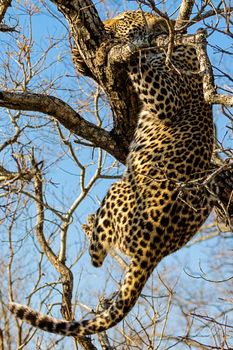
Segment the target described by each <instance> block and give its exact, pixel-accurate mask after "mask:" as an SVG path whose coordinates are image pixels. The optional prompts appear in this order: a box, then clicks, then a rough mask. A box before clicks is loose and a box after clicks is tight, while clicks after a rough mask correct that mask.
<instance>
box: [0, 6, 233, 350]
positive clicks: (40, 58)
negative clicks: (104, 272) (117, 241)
mask: <svg viewBox="0 0 233 350" xmlns="http://www.w3.org/2000/svg"><path fill="white" fill-rule="evenodd" d="M53 3H54V5H55V6H54V5H52V4H51V3H50V2H42V3H38V2H36V1H34V2H31V3H29V2H27V1H26V2H25V3H24V4H23V5H21V4H18V5H17V4H15V5H14V6H15V7H14V9H15V11H16V13H15V14H14V18H15V19H16V24H17V25H15V23H14V25H13V26H10V25H6V24H2V27H1V28H0V29H2V31H3V30H4V31H6V32H7V34H4V33H2V37H3V38H4V39H3V46H4V47H5V49H6V51H5V54H4V56H3V55H2V58H1V63H2V64H1V66H2V68H1V91H0V106H1V107H4V108H5V109H4V112H3V113H2V118H1V119H2V122H1V127H2V132H1V134H2V141H1V146H0V151H1V164H0V166H1V168H0V172H1V173H0V176H1V177H0V181H1V183H0V185H1V190H2V192H1V197H2V198H3V202H2V204H1V210H2V218H1V221H2V227H3V232H4V234H3V237H2V244H3V256H2V273H1V274H2V277H1V279H2V285H3V292H2V297H1V305H2V319H3V320H4V323H3V324H4V329H3V335H1V334H2V333H0V340H1V339H3V341H2V343H3V344H5V347H8V348H9V349H10V348H11V347H12V348H14V347H15V344H16V342H17V346H18V348H21V349H22V348H26V346H27V344H34V345H36V346H37V348H41V347H45V346H46V348H47V349H52V348H58V347H59V345H58V344H59V343H61V344H62V342H63V344H65V345H64V346H67V344H68V342H69V340H67V339H64V340H57V337H56V338H55V337H54V336H48V335H40V336H37V333H36V335H34V330H32V329H30V328H27V327H26V326H25V325H21V323H20V322H19V321H16V327H17V328H16V329H17V341H16V340H14V338H15V334H16V333H12V331H11V329H10V327H9V322H10V321H9V314H8V313H7V312H6V309H5V303H6V293H7V290H8V294H9V296H10V298H11V299H13V300H16V299H17V300H18V301H22V295H21V294H22V293H25V296H27V302H28V304H34V303H35V301H36V302H37V303H38V301H39V302H40V303H41V304H40V305H41V307H42V306H44V305H46V306H47V307H48V310H47V311H46V312H49V311H50V310H52V312H54V311H53V310H54V309H55V307H56V306H57V305H58V308H60V307H61V313H62V315H63V317H64V318H66V319H71V318H72V314H73V312H74V308H73V306H76V305H77V306H80V307H81V306H82V305H81V304H80V302H79V296H74V295H73V294H74V291H75V290H77V289H79V293H80V291H82V290H84V291H88V289H89V288H87V289H86V290H85V283H87V278H85V277H86V276H85V277H83V279H82V280H81V281H80V287H79V288H77V287H78V283H79V282H78V281H79V276H80V267H79V266H82V258H83V257H82V256H83V255H84V252H85V245H84V243H83V241H84V236H83V235H82V233H81V230H80V225H79V221H81V222H84V220H85V217H86V216H87V214H88V213H89V212H91V213H92V212H93V211H94V210H93V207H96V206H98V204H97V203H96V202H97V200H96V198H95V197H96V194H97V193H98V192H97V191H98V187H97V186H96V183H97V182H98V183H99V180H100V179H101V180H102V181H103V179H107V180H106V184H104V185H103V186H108V185H109V179H110V180H114V179H115V178H119V177H120V175H121V173H122V171H123V167H122V166H121V165H119V163H118V162H121V163H123V164H124V163H125V160H126V156H127V152H128V147H129V143H130V141H131V140H132V136H133V133H134V129H135V127H136V122H137V113H138V111H139V105H138V99H137V96H136V94H135V93H132V89H131V87H129V86H128V84H127V83H126V80H125V75H124V74H122V73H124V61H126V60H127V59H128V57H129V56H130V55H131V54H132V53H133V50H135V49H137V50H138V49H140V48H142V46H147V45H148V43H144V42H143V43H132V46H130V45H128V46H127V45H125V46H123V47H122V46H120V47H119V46H116V45H115V46H113V47H111V46H110V47H109V46H108V45H106V44H105V43H106V42H107V43H108V41H109V38H108V34H107V33H105V30H104V26H103V23H102V22H101V20H100V18H99V15H98V12H97V10H96V7H95V6H94V5H93V3H92V2H91V1H88V0H85V1H83V0H82V1H78V0H76V1H75V0H72V1H53ZM109 3H110V2H108V1H106V2H104V3H103V4H102V5H99V6H102V9H103V8H104V7H105V6H106V8H107V6H108V5H109ZM10 5H11V2H9V1H1V3H0V13H1V14H2V15H0V20H2V19H3V17H4V15H5V14H6V13H7V12H6V10H7V9H8V7H9V6H10ZM163 5H164V7H165V8H166V6H168V5H169V4H166V2H164V3H163ZM141 6H143V9H145V10H147V11H148V10H150V9H152V10H153V11H154V13H157V14H159V15H161V16H163V17H164V18H165V19H166V20H167V21H168V16H167V14H166V11H161V7H157V6H156V4H155V3H154V2H153V1H135V3H134V9H136V8H138V7H139V8H141ZM56 8H57V9H58V10H59V11H60V12H61V13H62V15H61V14H60V13H59V12H57V10H56ZM100 9H101V7H100ZM110 10H111V11H115V10H116V8H114V7H110ZM8 11H9V14H10V17H9V19H10V18H12V14H11V12H10V9H8ZM44 11H46V13H47V16H50V21H52V22H53V23H56V25H58V24H59V23H60V28H62V27H64V28H65V30H63V32H62V33H64V34H62V36H61V35H60V33H56V32H55V34H51V35H50V36H49V38H48V37H47V39H46V45H44V46H43V44H42V47H39V46H38V43H37V42H36V39H37V37H36V36H35V34H34V32H33V30H34V29H33V28H34V26H36V25H38V24H36V19H37V18H38V17H37V16H39V15H40V16H41V15H42V12H44ZM17 12H18V16H19V18H18V19H17ZM170 12H171V10H170V11H169V13H170ZM231 12H232V8H231V7H230V5H229V6H227V5H226V4H225V2H222V1H221V2H219V3H216V4H212V3H208V2H203V4H202V5H201V6H200V7H198V3H197V2H196V3H194V2H193V1H182V2H181V4H180V8H179V13H178V16H174V17H177V21H176V25H175V29H173V27H172V26H169V28H170V36H169V40H168V43H166V39H165V38H164V37H163V38H158V39H155V40H162V41H161V42H162V43H163V45H166V46H168V58H169V50H172V46H171V43H172V44H175V43H176V41H174V40H177V41H178V40H183V41H184V40H188V41H189V42H190V41H191V40H193V41H194V44H195V45H198V47H199V58H200V63H201V64H202V69H203V70H204V71H205V73H206V74H205V78H204V91H205V93H206V98H207V99H208V100H209V102H210V103H218V104H219V103H220V105H221V109H220V110H217V109H216V110H215V113H216V114H219V115H220V118H223V116H224V115H225V116H226V117H227V118H228V119H229V120H230V121H231V122H232V114H231V113H232V112H231V110H230V108H229V107H231V106H232V104H233V102H232V99H233V98H232V97H231V96H230V93H231V83H232V78H231V76H230V74H231V71H230V70H229V69H228V67H227V66H226V67H224V64H226V63H225V62H227V60H228V59H229V58H228V57H231V55H232V51H231V48H227V43H228V41H227V40H228V38H231V37H232V31H231V25H232V22H231V19H230V13H231ZM22 15H24V16H25V15H26V18H27V23H28V25H29V29H26V28H21V27H20V25H21V23H22V21H21V20H20V16H22ZM64 17H65V18H66V19H67V22H65V20H64ZM213 18H215V19H217V21H216V23H215V24H213V23H212V20H213ZM17 21H19V23H17ZM67 23H68V28H67ZM168 23H170V22H169V21H168ZM196 23H198V26H199V24H200V23H202V25H204V26H205V27H206V28H207V29H208V30H209V31H210V33H212V36H214V35H216V36H217V37H218V38H219V37H222V38H224V42H223V46H222V47H220V46H219V45H218V46H216V45H213V46H212V49H213V50H216V52H217V53H218V54H219V55H221V57H222V61H221V68H219V67H216V68H215V74H216V76H217V78H218V80H217V81H219V85H220V84H221V87H219V91H220V92H221V90H220V88H221V89H222V90H223V92H226V94H224V95H222V94H216V92H215V88H214V86H213V82H212V80H213V76H212V66H211V65H210V64H209V60H208V56H207V55H206V43H205V40H204V39H205V33H203V32H201V33H200V32H199V33H197V35H194V36H192V37H187V36H185V35H183V33H184V32H185V30H186V29H189V28H190V27H191V29H192V25H194V24H196ZM222 28H224V29H222ZM191 29H190V30H191ZM177 33H178V34H179V35H180V36H179V35H178V36H175V34H177ZM6 35H7V36H6ZM221 35H222V36H221ZM174 36H175V38H174ZM9 38H10V39H9ZM210 39H211V37H210V38H209V40H210ZM203 40H204V41H203ZM71 46H72V53H73V60H74V64H75V67H76V70H77V72H80V71H82V72H84V73H85V74H86V75H88V76H90V77H91V78H92V79H91V80H90V79H87V78H83V77H80V76H79V75H77V76H76V75H75V76H73V75H74V72H73V70H72V68H71V67H70V63H71V62H70V47H71ZM80 55H81V57H82V59H83V58H84V59H85V64H83V62H82V61H80ZM54 57H56V58H55V59H54ZM106 62H108V63H110V64H108V65H107V64H106ZM64 63H67V65H68V66H69V68H68V69H67V68H65V67H64ZM94 81H95V82H94ZM96 83H97V84H96ZM64 86H67V88H66V89H64ZM32 91H33V92H32ZM83 95H85V98H83ZM108 103H109V105H110V107H111V114H110V110H109V107H108ZM106 115H107V117H106ZM111 118H112V119H113V127H109V126H110V125H111V124H112V119H111ZM109 124H110V125H109ZM228 128H229V130H232V128H231V126H229V125H228ZM109 130H110V131H109ZM226 130H227V129H226ZM41 140H43V144H41ZM220 140H223V137H222V136H220ZM226 145H227V146H226ZM226 145H225V144H224V143H223V144H221V143H218V145H217V147H218V148H217V150H216V158H217V160H218V165H217V166H216V168H215V169H214V170H213V174H212V175H211V176H210V178H209V179H207V183H206V184H209V182H211V183H212V181H214V183H215V184H217V185H218V186H220V189H221V191H220V192H219V191H218V196H217V197H216V200H217V202H216V204H218V203H219V202H221V205H220V208H219V209H221V213H222V216H224V218H225V221H226V223H227V224H228V225H229V224H230V221H231V215H232V212H233V210H232V205H233V203H232V200H231V198H232V195H231V191H232V188H233V187H232V177H231V173H230V169H231V168H232V164H231V163H230V159H231V158H232V149H230V147H229V141H228V143H226ZM97 148H99V149H97ZM104 151H106V152H107V153H108V154H110V155H111V156H112V157H108V156H107V155H106V153H105V152H104ZM83 153H85V156H84V155H83ZM226 158H227V159H228V160H226ZM116 160H117V161H118V162H117V161H116ZM64 167H65V169H64ZM62 168H63V169H64V170H62ZM222 171H223V172H222ZM65 172H68V173H69V174H67V176H66V179H67V181H69V183H68V185H69V186H67V184H66V183H65V181H64V179H63V178H62V176H61V174H62V173H63V174H64V173H65ZM57 174H58V175H57ZM63 177H64V175H63ZM77 177H78V180H79V185H80V187H79V190H78V191H79V194H78V196H77V195H76V194H75V191H77V185H76V184H73V183H72V182H74V179H75V180H76V182H77ZM61 186H62V189H61V190H60V187H61ZM98 186H99V184H98ZM71 188H72V189H71ZM103 191H104V190H103ZM100 196H101V194H100ZM94 198H95V199H94ZM93 199H94V200H93ZM85 202H86V203H89V206H90V207H92V209H91V208H90V209H89V208H88V207H87V205H88V204H85ZM222 204H223V206H222ZM77 208H78V210H77ZM87 211H88V213H87ZM81 216H82V218H81ZM19 223H20V225H19ZM22 223H23V224H22ZM215 224H216V221H215V219H214V218H212V219H211V220H210V222H208V224H207V226H206V227H205V229H204V231H203V235H202V234H200V236H198V238H197V241H198V240H199V241H200V240H205V241H206V240H207V239H210V238H211V239H212V240H213V239H215V240H213V242H217V240H218V242H221V243H219V244H221V246H222V247H223V248H222V250H223V252H222V254H221V259H222V261H224V262H225V261H228V260H227V259H229V256H228V254H229V251H228V250H227V249H226V247H227V244H225V242H226V241H227V242H228V240H227V238H230V235H229V234H228V233H222V232H221V231H219V230H218V229H217V228H216V226H215ZM75 229H76V230H77V231H80V232H79V233H80V235H79V237H73V236H75ZM34 232H35V236H36V239H35V237H34ZM207 233H208V234H207ZM213 237H215V238H213ZM194 243H195V241H194ZM71 244H72V245H73V246H74V245H76V250H75V251H74V250H73V249H72V247H71ZM196 244H197V242H196ZM27 246H28V247H30V254H29V253H28V255H26V254H25V253H26V252H27ZM219 246H220V245H219ZM225 250H226V252H225ZM77 252H78V254H77ZM219 253H220V250H216V254H219ZM32 257H33V259H32ZM223 259H224V260H223ZM116 262H119V263H120V265H119V266H120V267H121V268H123V269H124V266H125V264H126V263H127V262H125V261H124V260H123V259H122V257H121V256H118V255H117V254H114V256H113V261H112V262H109V263H108V265H107V267H108V269H109V270H110V269H113V267H114V269H115V270H117V269H116V267H115V266H116ZM49 264H51V266H50V265H49ZM207 266H208V270H210V269H211V261H210V262H209V264H208V265H207ZM54 268H55V269H54ZM206 268H207V267H206V266H205V269H203V267H202V266H200V276H193V273H190V272H187V275H190V277H189V278H190V279H191V278H197V277H198V278H201V280H202V281H203V283H204V282H206V283H207V282H208V284H210V288H208V293H210V291H211V285H212V283H214V281H216V279H217V276H218V274H220V275H221V274H224V276H226V275H227V276H229V275H228V274H227V273H228V271H227V269H226V268H225V267H223V268H222V269H221V260H220V261H219V266H216V265H215V266H213V267H212V269H211V273H213V275H211V274H210V272H209V274H208V275H206V272H205V271H206ZM46 269H48V271H49V276H48V278H46V277H47V276H46V277H45V276H44V274H45V271H46ZM55 271H56V272H55ZM75 271H76V274H75V278H74V277H73V273H74V272H75ZM77 271H78V272H77ZM84 271H85V270H84ZM110 271H111V270H110ZM212 271H213V272H212ZM172 272H173V273H172ZM119 273H121V272H120V269H119V270H118V271H115V272H114V275H113V276H112V275H111V273H110V274H109V282H108V283H107V282H106V281H107V280H106V276H104V277H105V278H102V279H101V280H103V284H104V283H105V282H106V288H107V289H106V290H108V288H109V285H110V288H112V286H111V283H110V282H112V281H113V280H114V278H117V276H119ZM6 275H7V276H8V277H6ZM52 275H54V280H55V281H52V280H51V276H52ZM161 275H162V276H163V277H162V278H161V277H160V276H161ZM77 276H78V277H77ZM176 276H177V275H176ZM176 276H175V274H174V271H169V266H168V267H166V266H165V267H164V270H163V273H160V274H159V277H158V278H157V279H158V280H160V284H159V286H158V287H154V286H153V282H152V281H151V284H152V285H148V286H147V289H146V291H145V294H143V298H142V301H141V304H142V305H141V308H140V307H139V308H138V309H137V310H136V311H135V310H134V315H133V316H132V319H131V318H130V316H129V318H127V319H126V320H125V321H124V322H123V329H122V327H121V326H119V327H117V328H116V330H113V331H111V332H110V337H111V338H113V340H112V341H110V343H108V342H109V339H108V338H107V336H106V335H99V343H100V345H99V346H100V347H102V348H106V347H107V348H110V346H113V347H117V346H118V347H119V348H122V349H126V348H133V347H135V348H138V349H141V348H145V349H146V348H150V349H153V348H156V347H157V348H159V347H160V348H162V347H163V348H169V346H170V347H171V346H175V345H177V346H179V348H181V347H183V348H185V345H187V346H190V347H191V348H193V349H195V348H203V349H211V348H216V349H218V348H219V349H228V348H230V347H231V346H232V345H231V344H230V343H231V342H232V339H231V337H230V335H229V331H230V330H231V326H230V324H231V322H230V316H229V312H230V310H231V304H232V300H231V299H230V298H229V297H228V296H227V293H224V294H223V293H222V294H221V295H222V301H221V304H224V306H222V305H221V308H220V304H218V303H217V301H215V305H214V306H212V307H209V308H207V309H206V310H205V312H201V311H200V312H199V310H202V307H203V305H204V304H205V303H206V300H207V294H205V293H203V289H201V288H203V285H201V286H200V294H199V293H197V295H193V291H192V290H191V289H190V288H189V287H188V286H187V288H186V289H187V290H186V291H185V294H184V291H181V293H178V291H179V288H181V286H180V287H175V280H176ZM209 276H210V277H209ZM45 278H46V280H45ZM185 278H186V277H185ZM6 280H8V283H7V286H4V285H5V284H6ZM22 281H23V283H22ZM171 281H173V283H172V282H171ZM218 282H221V283H218V285H220V286H221V287H219V288H218V291H219V293H221V288H229V289H230V288H231V279H229V278H228V277H227V278H225V277H224V278H222V276H221V277H220V278H219V279H218ZM189 283H190V282H189ZM197 284H198V283H197V282H196V281H195V285H197ZM23 286H24V289H25V291H23V292H22V290H23V288H22V287H23ZM90 286H92V288H93V287H95V286H93V285H92V284H90ZM222 286H223V287H222ZM205 288H207V287H206V285H205ZM19 291H20V292H19ZM102 291H103V288H101V293H102ZM175 291H176V293H175ZM60 294H61V297H60ZM88 294H89V295H90V293H88ZM178 295H179V297H178ZM158 296H159V297H160V298H158V299H157V297H158ZM163 297H164V298H163ZM61 299H62V300H61ZM84 300H85V303H87V305H90V304H91V305H93V306H94V305H95V303H94V302H93V301H92V300H91V301H90V300H88V298H87V299H84ZM163 300H165V302H164V303H163ZM191 301H192V302H191ZM172 303H173V313H172V312H171V305H172ZM190 303H191V306H190V305H189V304H190ZM60 304H61V306H60ZM139 305H140V303H139ZM194 306H195V307H194ZM100 307H101V306H100ZM214 307H215V308H216V309H217V308H219V312H213V310H212V308H214ZM36 308H37V309H38V307H36ZM149 309H150V311H149ZM83 310H88V311H91V307H89V309H88V307H87V306H85V307H84V308H82V307H81V312H84V311H83ZM142 310H144V313H142ZM212 312H213V314H214V316H212ZM207 313H208V314H207ZM76 314H80V311H79V312H77V311H76ZM76 318H77V316H76ZM170 318H174V319H176V320H179V322H180V324H182V331H181V332H180V331H179V332H178V331H177V330H176V329H174V328H175V327H174V326H173V325H172V324H171V325H169V319H170ZM155 320H156V321H157V322H156V323H155V322H154V321H155ZM130 321H132V322H130ZM200 321H201V323H202V326H199V323H198V322H200ZM207 329H209V330H210V332H209V334H208V338H209V339H207V340H205V341H203V339H202V338H201V336H203V335H204V334H205V332H206V330H207ZM14 332H15V331H14ZM210 334H211V336H212V338H211V337H210ZM75 341H79V342H80V344H81V345H82V346H83V348H87V349H91V348H95V346H94V345H93V344H92V343H91V341H90V339H88V338H82V339H78V340H77V339H76V340H74V342H75ZM33 342H34V343H33ZM29 346H30V345H29ZM61 346H63V345H61ZM76 346H77V343H76ZM214 346H215V347H214ZM2 348H3V345H2Z"/></svg>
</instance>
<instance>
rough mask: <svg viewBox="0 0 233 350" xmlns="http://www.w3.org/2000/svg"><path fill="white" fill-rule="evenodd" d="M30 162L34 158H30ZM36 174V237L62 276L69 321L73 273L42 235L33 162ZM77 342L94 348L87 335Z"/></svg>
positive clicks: (38, 187) (39, 191)
mask: <svg viewBox="0 0 233 350" xmlns="http://www.w3.org/2000/svg"><path fill="white" fill-rule="evenodd" d="M32 163H34V160H33V159H32ZM34 166H35V169H36V170H37V171H36V175H35V177H34V187H35V197H36V198H37V201H36V211H37V216H36V218H37V219H36V237H37V240H38V242H39V244H40V247H41V249H42V251H43V252H44V253H45V255H46V256H47V258H48V260H49V261H50V263H51V264H52V265H53V266H54V267H55V269H56V270H57V272H58V273H59V274H60V275H61V278H62V287H63V292H62V307H61V313H62V315H63V317H64V318H65V319H66V320H67V321H70V320H72V318H73V313H72V293H73V274H72V272H71V270H70V269H69V268H68V267H67V266H66V265H65V263H64V262H61V261H60V260H59V259H58V257H57V256H56V255H55V254H54V252H53V251H52V249H51V248H50V247H49V245H48V242H47V241H46V238H45V236H44V201H43V179H42V174H41V170H40V169H39V168H38V167H37V165H36V164H34ZM77 339H78V341H79V343H80V344H81V345H82V347H83V349H86V350H96V347H95V346H94V345H93V344H92V343H91V339H90V338H89V337H77Z"/></svg>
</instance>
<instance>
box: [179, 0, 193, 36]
mask: <svg viewBox="0 0 233 350" xmlns="http://www.w3.org/2000/svg"><path fill="white" fill-rule="evenodd" d="M194 3H195V1H194V0H183V1H182V3H181V5H180V11H179V15H178V17H177V20H176V25H175V29H179V28H181V27H183V26H184V25H186V24H187V22H188V21H189V18H190V16H191V14H192V9H193V5H194Z"/></svg>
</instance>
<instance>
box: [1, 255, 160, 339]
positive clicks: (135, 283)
mask: <svg viewBox="0 0 233 350" xmlns="http://www.w3.org/2000/svg"><path fill="white" fill-rule="evenodd" d="M145 264H146V265H147V267H145ZM153 268H154V266H148V262H145V261H144V264H143V268H142V264H141V263H139V262H135V261H131V263H130V265H129V267H128V271H127V272H126V275H125V278H124V281H123V283H122V285H121V287H120V289H119V291H118V293H117V296H116V299H115V300H114V301H113V303H112V304H111V305H110V306H109V307H108V309H106V310H104V311H102V312H100V313H99V314H96V315H95V317H94V318H92V319H90V320H81V321H80V322H77V321H65V320H59V319H55V318H53V317H50V316H46V315H43V314H42V313H40V312H37V311H34V310H33V309H31V308H29V307H27V306H24V305H21V304H17V303H10V304H9V305H8V308H9V310H10V311H11V313H12V314H14V315H15V316H16V317H17V318H20V319H21V320H23V321H25V322H27V323H29V324H30V325H32V326H34V327H37V328H39V329H42V330H43V331H47V332H51V333H56V334H60V335H65V336H84V335H90V334H95V333H98V332H102V331H105V330H107V329H109V328H111V327H113V326H115V325H116V324H117V323H119V322H120V321H121V320H122V319H123V318H124V317H125V316H126V315H127V314H128V312H129V311H130V310H131V309H132V307H133V306H134V305H135V303H136V301H137V299H138V297H139V295H140V293H141V291H142V288H143V287H144V285H145V283H146V281H147V280H148V278H149V276H150V274H151V272H152V271H153Z"/></svg>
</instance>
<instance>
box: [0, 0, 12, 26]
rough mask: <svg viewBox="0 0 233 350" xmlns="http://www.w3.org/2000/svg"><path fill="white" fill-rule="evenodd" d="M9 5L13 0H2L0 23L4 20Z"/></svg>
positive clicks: (0, 2) (0, 1)
mask: <svg viewBox="0 0 233 350" xmlns="http://www.w3.org/2000/svg"><path fill="white" fill-rule="evenodd" d="M9 6H11V0H0V23H1V22H2V21H3V18H4V16H5V14H6V11H7V9H8V7H9Z"/></svg>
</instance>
